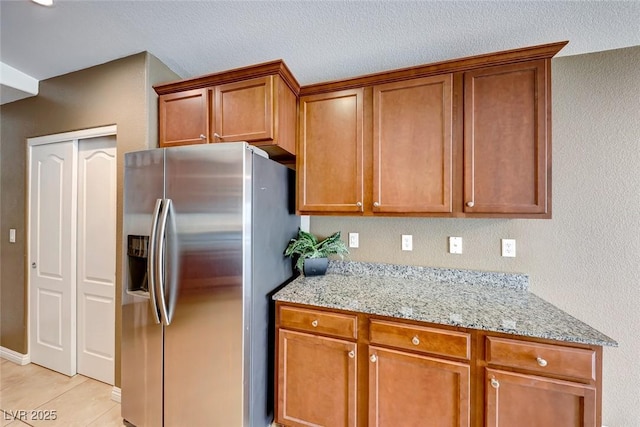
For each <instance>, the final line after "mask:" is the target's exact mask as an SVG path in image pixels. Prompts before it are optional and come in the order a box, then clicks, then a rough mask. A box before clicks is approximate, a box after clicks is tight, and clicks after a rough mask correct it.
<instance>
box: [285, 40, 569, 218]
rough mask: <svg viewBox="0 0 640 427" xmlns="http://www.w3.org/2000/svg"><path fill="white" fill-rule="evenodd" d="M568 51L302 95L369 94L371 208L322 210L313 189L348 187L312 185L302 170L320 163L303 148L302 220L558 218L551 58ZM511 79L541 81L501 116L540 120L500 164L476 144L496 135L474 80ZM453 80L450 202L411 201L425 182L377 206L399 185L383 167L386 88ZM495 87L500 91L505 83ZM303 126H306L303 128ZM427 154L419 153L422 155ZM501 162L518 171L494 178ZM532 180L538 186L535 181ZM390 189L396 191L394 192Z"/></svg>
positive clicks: (379, 76)
mask: <svg viewBox="0 0 640 427" xmlns="http://www.w3.org/2000/svg"><path fill="white" fill-rule="evenodd" d="M566 44H567V42H559V43H551V44H546V45H539V46H533V47H527V48H522V49H513V50H508V51H503V52H496V53H491V54H485V55H478V56H473V57H468V58H461V59H456V60H452V61H444V62H438V63H434V64H427V65H422V66H416V67H410V68H405V69H400V70H394V71H389V72H383V73H376V74H370V75H366V76H361V77H356V78H352V79H347V80H342V81H334V82H328V83H319V84H314V85H309V86H303V87H301V88H300V99H301V100H306V99H309V98H310V97H318V96H326V97H331V96H334V95H335V94H338V93H340V92H342V91H348V90H358V89H359V90H364V112H363V114H364V126H363V130H362V136H363V138H364V149H363V172H362V173H360V175H361V176H362V179H363V200H362V201H360V200H358V201H356V203H358V202H360V203H362V209H353V208H350V209H347V208H342V207H338V206H336V205H335V204H332V203H322V202H323V194H321V193H317V194H310V193H309V188H312V187H321V186H325V187H326V188H335V189H336V191H338V192H339V191H340V183H339V182H335V181H333V180H332V177H331V176H327V177H326V178H324V179H322V180H321V181H320V182H315V183H312V184H310V183H309V181H308V178H307V177H306V176H305V171H304V169H300V166H301V165H308V164H313V163H315V162H316V160H317V159H316V158H314V157H313V156H312V157H311V158H306V156H307V155H308V154H307V153H306V152H305V151H304V149H302V148H301V149H299V150H298V157H301V158H299V159H298V187H301V186H302V187H304V188H303V189H302V190H300V188H299V190H298V191H299V193H298V205H297V207H298V212H299V213H301V214H313V215H363V216H374V215H385V216H430V217H460V218H464V217H469V218H482V217H487V218H551V58H552V57H553V56H554V55H555V54H556V53H558V51H560V49H562V48H563V47H564V46H565V45H566ZM506 71H513V72H514V75H516V74H517V72H518V71H522V72H523V73H525V74H526V73H529V75H532V76H533V77H529V75H524V74H523V75H522V76H520V81H521V82H525V83H527V82H530V81H533V85H534V89H533V90H531V89H530V88H528V87H525V86H522V87H523V88H524V89H522V90H523V92H522V94H523V96H522V99H521V100H519V101H518V100H517V101H514V103H510V102H506V103H504V104H503V105H502V106H501V108H503V109H504V111H506V112H508V111H511V110H512V109H515V110H517V111H516V113H515V114H513V115H512V116H513V117H515V116H517V115H518V114H519V113H520V112H522V113H523V114H529V113H531V111H530V110H529V108H533V109H534V110H535V111H534V113H533V117H526V118H524V119H523V121H522V123H524V125H523V126H522V129H517V130H518V132H519V134H518V135H515V137H514V145H515V146H516V147H515V148H514V149H513V150H512V151H510V152H507V153H506V154H504V155H501V156H494V157H496V158H497V160H496V159H495V158H492V157H491V150H495V148H494V147H488V148H487V145H486V144H480V141H479V140H478V139H476V138H475V137H474V132H475V133H477V134H478V135H480V134H483V135H486V134H487V133H490V131H491V129H492V127H491V123H492V121H491V120H487V121H485V122H484V123H483V122H478V121H474V105H475V104H474V102H476V101H482V102H481V103H480V104H479V105H481V106H484V105H487V104H488V102H487V98H486V97H481V96H479V95H480V94H479V93H475V92H474V87H473V84H474V79H478V78H482V77H483V76H488V75H490V74H491V73H497V75H499V74H500V73H504V72H506ZM446 76H450V79H451V83H450V85H451V89H450V90H448V92H449V93H451V94H452V95H451V97H450V100H448V101H447V106H446V108H445V110H446V111H447V112H448V115H449V116H450V117H445V118H444V119H443V122H444V123H448V122H449V121H450V123H451V125H450V129H446V133H447V137H446V138H445V140H447V141H450V142H448V143H447V144H446V145H445V153H444V160H443V165H444V166H443V169H444V170H443V172H442V175H443V177H444V178H443V181H442V184H441V191H442V194H443V197H442V200H439V201H437V202H434V201H433V200H431V201H429V202H428V203H424V201H417V202H416V201H414V200H411V198H410V197H409V196H410V194H411V193H410V191H409V190H410V187H411V186H413V188H414V189H416V188H418V187H417V186H419V183H418V182H419V180H420V179H423V177H420V178H416V180H417V181H418V182H414V183H408V185H407V187H408V188H409V190H407V192H406V194H405V193H403V191H399V192H400V193H403V194H402V195H401V196H400V197H397V200H396V201H395V203H391V204H385V202H384V200H382V201H381V200H376V199H381V198H382V199H383V198H384V193H383V195H382V196H380V192H381V189H384V185H385V184H393V179H389V178H388V176H387V177H386V178H385V176H381V175H380V173H381V172H380V171H381V170H383V169H382V168H381V165H382V164H383V163H384V161H385V155H384V153H381V150H380V147H381V144H380V126H381V123H384V121H383V120H381V119H380V114H379V111H378V109H379V105H378V104H379V102H378V104H377V103H376V102H377V101H379V97H380V93H381V91H384V90H385V89H384V88H394V87H403V86H406V87H409V86H411V85H412V84H413V82H418V81H420V80H421V79H431V78H433V79H438V78H444V77H446ZM516 80H517V79H516ZM509 84H510V82H507V84H505V85H503V86H504V87H505V88H509ZM495 86H496V87H497V88H499V87H500V82H498V83H496V84H495ZM517 90H519V89H512V92H513V93H516V91H517ZM489 92H490V91H489ZM487 93H488V92H487ZM494 93H497V92H495V91H494ZM302 102H304V101H302ZM498 102H500V101H499V100H498ZM449 103H450V108H449ZM409 104H410V103H409ZM514 106H515V107H514ZM512 107H513V108H512ZM483 108H484V107H483ZM301 110H302V104H301ZM301 114H304V113H302V112H301ZM499 115H500V114H499V113H498V116H499ZM476 116H477V114H476ZM303 121H304V116H301V118H299V123H303ZM518 123H519V121H518V120H511V121H507V124H506V125H505V126H506V127H507V128H508V127H509V126H513V127H514V129H515V127H517V126H519V125H518ZM328 125H329V126H330V125H331V124H328ZM303 126H304V125H303V124H302V125H301V124H299V128H300V127H303ZM447 127H449V126H447ZM530 131H531V132H532V134H531V133H529V132H530ZM299 132H300V136H299V138H298V144H299V147H300V146H301V145H302V144H307V143H308V141H306V140H305V134H304V130H303V129H301V130H299ZM509 132H510V131H509V129H507V130H506V131H505V132H503V134H502V136H501V137H502V138H505V135H506V136H508V135H509ZM518 132H516V133H518ZM449 135H450V136H449ZM496 146H497V147H500V145H496ZM432 148H433V147H432ZM419 149H420V148H419V147H416V150H419ZM502 151H505V150H502ZM506 151H509V150H506ZM531 152H533V153H534V154H533V155H532V154H531ZM483 158H485V159H489V161H488V162H487V164H488V166H487V167H485V173H484V174H483V175H478V171H480V170H481V169H482V168H481V167H480V166H482V165H480V164H479V163H478V162H479V161H482V160H479V159H483ZM412 160H415V159H412ZM322 162H323V164H328V163H330V162H331V158H330V155H328V156H325V158H324V159H323V160H322ZM500 162H503V163H504V162H510V164H512V165H514V167H511V168H509V167H503V168H501V169H499V170H500V171H502V173H496V174H495V176H492V174H491V173H490V172H491V170H498V169H497V168H499V167H500V164H501V163H500ZM519 162H521V163H522V166H523V167H522V168H519V167H518V166H519ZM532 164H533V166H531V165H532ZM531 168H532V170H529V169H531ZM487 169H488V170H489V172H488V173H487V172H486V170H487ZM422 172H424V171H422ZM387 175H388V174H387ZM449 176H450V179H449ZM531 176H534V178H530V177H531ZM317 179H318V178H313V180H317ZM405 181H406V179H405ZM396 184H397V183H396ZM390 188H391V189H393V188H394V187H393V185H391V187H390ZM396 188H402V187H396ZM301 194H302V195H303V196H305V197H306V198H307V199H309V198H313V197H315V198H316V199H317V200H316V202H315V203H313V204H309V203H307V202H306V201H301V197H302V196H301ZM476 196H478V197H476ZM476 198H477V200H476ZM305 200H306V199H305ZM350 203H352V202H350Z"/></svg>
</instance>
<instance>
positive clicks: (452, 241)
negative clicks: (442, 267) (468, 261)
mask: <svg viewBox="0 0 640 427" xmlns="http://www.w3.org/2000/svg"><path fill="white" fill-rule="evenodd" d="M449 253H450V254H461V253H462V237H449Z"/></svg>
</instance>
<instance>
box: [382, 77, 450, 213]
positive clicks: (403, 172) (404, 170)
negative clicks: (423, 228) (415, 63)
mask: <svg viewBox="0 0 640 427" xmlns="http://www.w3.org/2000/svg"><path fill="white" fill-rule="evenodd" d="M452 81H453V76H452V75H451V74H445V75H442V76H434V77H425V78H420V79H414V80H409V81H403V82H396V83H389V84H384V85H379V86H374V88H373V212H401V213H412V212H415V213H429V212H451V210H452V204H451V198H452V182H451V180H452V142H453V140H452V98H453V92H452Z"/></svg>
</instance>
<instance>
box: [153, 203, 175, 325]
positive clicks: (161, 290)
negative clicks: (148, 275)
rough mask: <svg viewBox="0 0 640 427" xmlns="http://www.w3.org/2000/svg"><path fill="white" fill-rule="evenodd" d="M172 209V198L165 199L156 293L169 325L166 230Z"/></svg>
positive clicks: (162, 314) (159, 232) (166, 323)
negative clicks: (166, 287)
mask: <svg viewBox="0 0 640 427" xmlns="http://www.w3.org/2000/svg"><path fill="white" fill-rule="evenodd" d="M170 211H171V199H164V209H163V210H162V213H161V214H160V228H159V230H158V245H157V263H156V275H157V278H156V279H157V280H156V293H157V295H158V302H159V304H158V306H159V307H160V317H161V318H162V323H164V324H165V325H166V326H169V324H170V323H171V319H169V314H168V310H167V301H166V299H167V298H166V296H165V265H164V264H165V262H164V255H165V249H166V236H165V234H166V231H167V220H168V219H169V212H170Z"/></svg>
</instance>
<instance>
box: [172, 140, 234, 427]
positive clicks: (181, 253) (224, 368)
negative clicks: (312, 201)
mask: <svg viewBox="0 0 640 427" xmlns="http://www.w3.org/2000/svg"><path fill="white" fill-rule="evenodd" d="M245 151H246V148H245V146H244V145H243V144H239V143H235V144H226V143H225V144H212V145H206V146H188V147H179V148H175V149H173V148H171V149H167V150H166V156H167V165H166V170H167V179H166V185H167V191H166V197H167V198H171V199H172V201H173V202H172V204H173V213H174V214H175V227H176V229H175V240H176V242H177V243H176V246H177V248H176V249H177V251H178V257H179V260H180V269H179V272H178V281H177V282H178V283H177V289H175V288H174V289H169V290H168V295H167V298H168V304H169V305H170V306H173V313H172V322H171V324H170V325H169V326H166V327H165V405H164V425H165V426H167V427H172V426H185V425H207V426H242V425H243V402H242V369H243V363H242V362H243V352H242V336H243V324H242V321H243V319H242V272H243V265H242V264H243V259H242V251H243V238H244V235H243V218H242V215H243V209H242V208H243V192H244V181H245V177H244V165H243V159H244V156H245Z"/></svg>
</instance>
